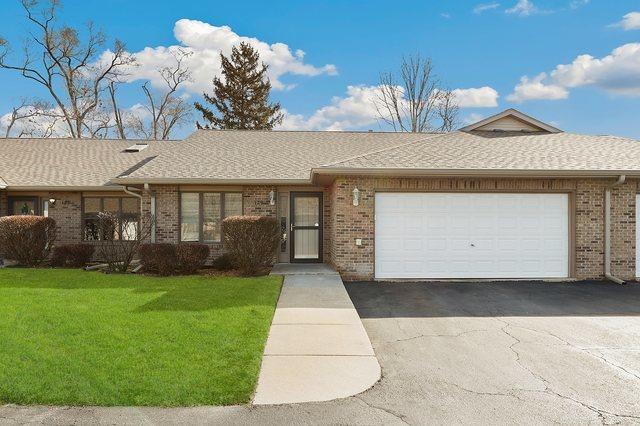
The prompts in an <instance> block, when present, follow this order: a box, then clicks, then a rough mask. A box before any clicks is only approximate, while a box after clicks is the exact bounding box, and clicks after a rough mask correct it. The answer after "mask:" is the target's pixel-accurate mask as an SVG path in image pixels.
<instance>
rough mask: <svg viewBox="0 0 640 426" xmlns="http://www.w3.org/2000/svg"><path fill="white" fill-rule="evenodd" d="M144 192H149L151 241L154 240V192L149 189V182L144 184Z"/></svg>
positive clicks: (153, 241)
mask: <svg viewBox="0 0 640 426" xmlns="http://www.w3.org/2000/svg"><path fill="white" fill-rule="evenodd" d="M144 192H146V193H147V194H149V213H150V214H151V217H152V220H153V224H152V225H151V242H152V243H155V242H156V194H154V193H153V191H151V189H150V188H149V184H148V183H145V184H144Z"/></svg>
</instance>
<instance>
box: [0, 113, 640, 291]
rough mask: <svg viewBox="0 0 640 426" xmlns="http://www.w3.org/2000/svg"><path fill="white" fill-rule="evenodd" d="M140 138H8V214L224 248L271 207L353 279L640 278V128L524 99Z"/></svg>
mask: <svg viewBox="0 0 640 426" xmlns="http://www.w3.org/2000/svg"><path fill="white" fill-rule="evenodd" d="M131 145H132V142H130V141H104V140H84V139H83V140H70V139H54V140H33V139H8V140H5V141H0V215H5V214H29V213H32V214H45V213H46V214H48V215H49V216H51V217H54V218H55V219H56V220H57V222H58V225H59V227H60V237H61V238H60V239H61V241H62V242H76V241H81V240H85V241H95V242H96V244H99V239H100V232H98V231H97V228H96V224H97V221H96V214H97V212H98V211H102V210H109V211H116V212H120V213H121V214H127V215H139V214H140V213H141V212H142V213H151V214H154V215H155V217H156V228H155V230H154V234H153V237H152V238H153V239H154V241H157V242H172V243H177V242H181V241H182V242H187V241H201V242H205V243H207V244H210V245H211V247H212V249H213V250H212V253H213V254H212V256H216V255H218V254H220V253H221V252H223V251H224V245H223V243H222V241H223V239H224V236H223V235H222V227H221V222H222V220H223V219H224V217H226V216H229V215H235V214H256V215H268V216H272V217H276V218H277V219H278V221H279V223H280V227H281V230H282V234H283V240H282V243H281V245H280V248H279V252H278V254H277V257H278V261H279V262H326V263H329V264H331V265H333V266H334V267H335V268H336V269H337V270H338V271H339V272H340V273H341V274H342V277H343V278H344V279H346V280H370V279H379V280H393V279H414V280H415V279H464V278H470V279H473V278H476V279H478V278H483V279H494V278H495V279H519V278H523V279H536V278H539V279H590V278H603V277H605V275H608V276H609V278H610V279H613V280H615V281H618V282H621V281H623V280H631V279H635V277H636V276H637V273H636V264H637V263H638V262H637V261H638V259H639V257H638V255H637V253H636V245H637V242H638V241H640V233H638V236H636V229H637V228H638V227H637V226H636V217H637V208H638V196H637V193H638V182H639V179H640V142H638V141H636V140H632V139H626V138H620V137H614V136H585V135H577V134H571V133H565V132H562V131H560V130H559V129H557V128H555V127H553V126H550V125H548V124H545V123H543V122H541V121H539V120H536V119H534V118H531V117H529V116H527V115H525V114H522V113H520V112H519V111H516V110H513V109H510V110H507V111H504V112H502V113H500V114H497V115H495V116H493V117H489V118H487V119H484V120H482V121H480V122H478V123H476V124H473V125H470V126H467V127H465V128H463V129H461V130H459V131H455V132H451V133H446V134H438V133H377V132H285V131H271V132H269V131H217V130H198V131H196V132H195V133H193V134H192V135H191V136H189V137H188V138H187V139H185V140H184V141H166V142H159V141H145V142H138V143H137V144H135V145H134V146H133V147H132V146H131ZM133 148H135V149H133ZM606 194H609V195H608V196H607V195H606Z"/></svg>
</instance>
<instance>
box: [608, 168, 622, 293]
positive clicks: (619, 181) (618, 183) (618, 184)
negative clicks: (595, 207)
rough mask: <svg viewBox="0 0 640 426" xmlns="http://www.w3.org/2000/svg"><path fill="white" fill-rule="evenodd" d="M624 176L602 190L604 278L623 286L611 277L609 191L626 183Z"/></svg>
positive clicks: (619, 280)
mask: <svg viewBox="0 0 640 426" xmlns="http://www.w3.org/2000/svg"><path fill="white" fill-rule="evenodd" d="M626 179H627V177H626V176H625V175H620V176H619V177H618V180H617V181H616V182H615V183H613V184H612V185H609V186H607V187H606V188H605V190H604V277H605V278H606V279H608V280H609V281H613V282H614V283H617V284H625V282H624V280H621V279H620V278H617V277H614V276H613V275H611V189H612V188H615V187H618V186H620V185H622V184H623V183H624V182H625V181H626Z"/></svg>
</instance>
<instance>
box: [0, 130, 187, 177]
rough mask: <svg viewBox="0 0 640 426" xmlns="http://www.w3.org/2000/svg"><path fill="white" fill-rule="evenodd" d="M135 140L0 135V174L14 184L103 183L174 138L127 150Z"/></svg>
mask: <svg viewBox="0 0 640 426" xmlns="http://www.w3.org/2000/svg"><path fill="white" fill-rule="evenodd" d="M136 142H141V141H132V140H124V141H123V140H103V139H29V138H21V139H0V178H1V179H3V180H4V181H5V182H6V184H7V186H8V187H9V188H12V187H96V188H97V187H104V186H108V185H110V183H109V181H110V180H111V179H113V178H114V177H116V176H118V175H120V174H121V173H123V172H124V171H126V170H127V169H133V168H134V167H135V166H136V165H139V164H140V163H141V162H142V161H144V160H147V159H149V158H151V157H156V156H158V155H160V154H161V153H163V152H165V151H166V150H167V149H168V148H169V147H171V146H174V145H177V144H178V142H175V141H149V142H148V144H149V145H148V148H146V149H144V150H143V151H141V152H124V150H125V149H126V148H128V147H130V146H132V145H134V144H135V143H136Z"/></svg>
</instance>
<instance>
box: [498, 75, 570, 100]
mask: <svg viewBox="0 0 640 426" xmlns="http://www.w3.org/2000/svg"><path fill="white" fill-rule="evenodd" d="M546 78H547V74H546V73H541V74H538V75H537V76H535V77H533V78H531V79H530V78H529V77H527V76H524V77H522V78H521V79H520V83H518V85H517V86H516V87H515V89H514V91H513V93H512V94H510V95H509V96H507V100H508V101H511V102H518V103H520V102H524V101H528V100H533V99H547V100H557V99H566V98H567V97H568V96H569V92H568V91H567V89H565V88H564V87H562V86H558V85H554V84H545V83H544V82H543V81H544V80H545V79H546Z"/></svg>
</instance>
